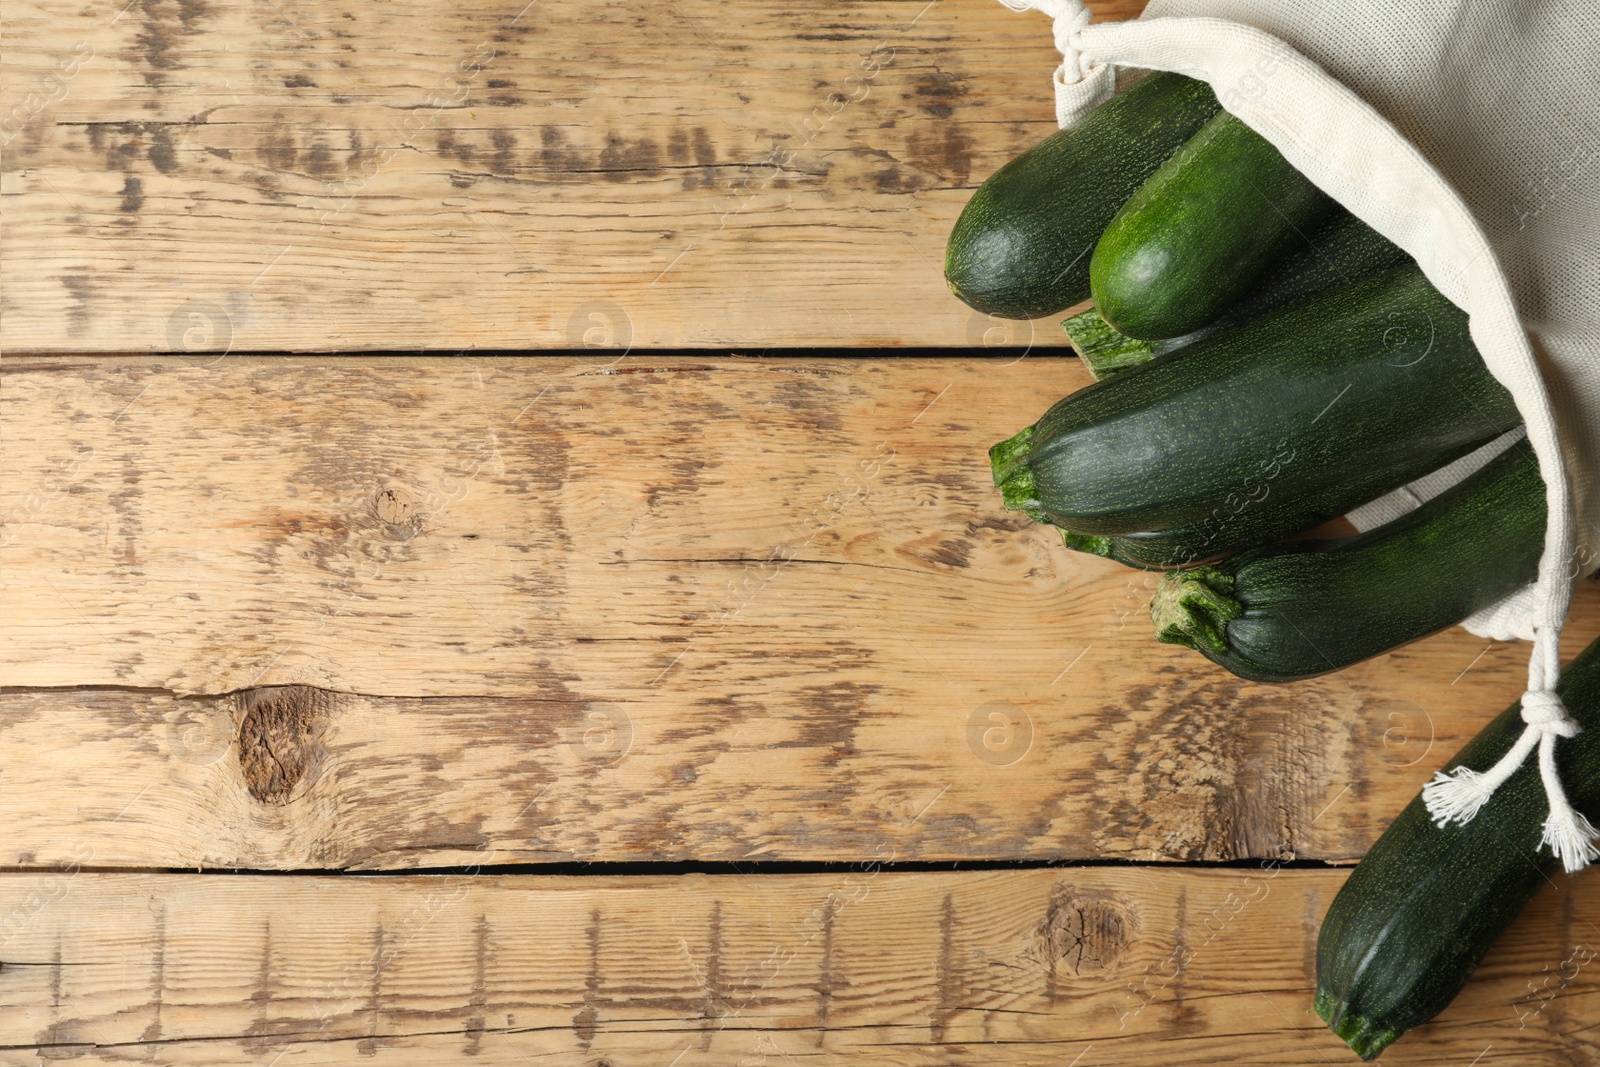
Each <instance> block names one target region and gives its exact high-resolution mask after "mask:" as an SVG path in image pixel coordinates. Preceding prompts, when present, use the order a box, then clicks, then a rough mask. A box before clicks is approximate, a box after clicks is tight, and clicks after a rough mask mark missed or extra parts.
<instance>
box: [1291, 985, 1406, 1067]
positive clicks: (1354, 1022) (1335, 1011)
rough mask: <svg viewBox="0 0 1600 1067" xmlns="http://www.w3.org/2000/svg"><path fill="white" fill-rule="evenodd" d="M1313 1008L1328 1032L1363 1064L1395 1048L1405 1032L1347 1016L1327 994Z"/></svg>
mask: <svg viewBox="0 0 1600 1067" xmlns="http://www.w3.org/2000/svg"><path fill="white" fill-rule="evenodd" d="M1313 1006H1314V1007H1315V1009H1316V1012H1317V1014H1318V1015H1319V1016H1321V1018H1322V1021H1323V1022H1325V1023H1327V1024H1328V1029H1330V1030H1332V1031H1333V1032H1334V1033H1335V1034H1336V1035H1338V1036H1339V1038H1340V1039H1341V1040H1343V1041H1344V1043H1345V1044H1347V1045H1349V1046H1350V1051H1351V1052H1354V1053H1355V1054H1356V1055H1357V1056H1360V1057H1361V1058H1362V1059H1363V1060H1375V1059H1377V1058H1378V1053H1380V1052H1382V1051H1383V1050H1384V1049H1386V1048H1388V1047H1389V1046H1390V1045H1392V1044H1394V1042H1395V1039H1396V1038H1398V1037H1399V1036H1400V1035H1401V1034H1402V1033H1404V1032H1405V1031H1403V1030H1398V1029H1395V1028H1394V1027H1392V1026H1391V1027H1383V1028H1379V1027H1376V1026H1374V1025H1373V1024H1372V1022H1371V1020H1369V1019H1365V1018H1362V1017H1361V1016H1359V1015H1349V1014H1345V1012H1344V1010H1343V1009H1344V1007H1345V1006H1344V1005H1343V1004H1339V1003H1336V1002H1335V1000H1334V998H1333V997H1332V996H1330V995H1328V994H1327V993H1320V992H1319V993H1318V994H1317V998H1316V1001H1315V1002H1314V1005H1313Z"/></svg>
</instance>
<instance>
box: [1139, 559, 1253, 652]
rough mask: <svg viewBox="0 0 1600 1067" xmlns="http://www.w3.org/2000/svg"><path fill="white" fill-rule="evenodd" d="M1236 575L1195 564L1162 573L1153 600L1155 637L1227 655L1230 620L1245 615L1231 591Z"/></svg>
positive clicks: (1151, 616) (1159, 639)
mask: <svg viewBox="0 0 1600 1067" xmlns="http://www.w3.org/2000/svg"><path fill="white" fill-rule="evenodd" d="M1232 592H1233V575H1231V574H1228V573H1227V572H1226V571H1221V570H1218V569H1217V568H1216V567H1196V568H1195V569H1194V570H1192V571H1173V572H1172V573H1170V574H1165V575H1162V577H1161V584H1160V585H1158V586H1156V593H1155V596H1153V597H1152V598H1151V599H1150V618H1151V620H1152V621H1153V622H1154V623H1155V624H1156V640H1157V641H1164V642H1166V643H1167V644H1169V645H1182V646H1184V647H1185V648H1192V649H1194V650H1195V651H1196V652H1201V653H1211V654H1214V655H1218V656H1221V655H1224V654H1226V653H1227V651H1228V623H1229V622H1231V621H1232V620H1234V619H1237V618H1238V617H1239V616H1240V615H1243V614H1244V605H1242V604H1240V603H1239V602H1238V601H1237V600H1235V599H1233V597H1231V596H1229V595H1228V594H1230V593H1232Z"/></svg>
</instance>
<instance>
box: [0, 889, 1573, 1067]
mask: <svg viewBox="0 0 1600 1067" xmlns="http://www.w3.org/2000/svg"><path fill="white" fill-rule="evenodd" d="M1343 877H1344V875H1343V874H1342V873H1340V872H1335V871H1307V870H1287V869H1270V868H1269V869H1248V870H1229V871H1198V870H1187V871H1152V870H1140V869H1105V868H1101V869H1088V870H1062V871H1047V870H1034V871H1021V872H989V873H965V874H896V873H887V872H882V871H877V870H874V869H871V868H861V869H854V870H849V871H842V872H840V873H838V874H836V875H805V876H759V877H750V876H736V875H735V876H725V877H706V876H686V877H680V878H563V879H545V878H538V877H494V876H489V877H469V876H447V877H436V878H415V877H411V878H376V879H375V878H356V877H346V878H333V879H329V878H294V879H285V878H265V877H227V876H196V875H187V876H180V875H118V874H98V873H90V872H74V871H71V870H68V871H62V872H56V873H54V874H38V875H18V874H7V875H3V876H0V916H5V919H4V920H3V924H0V933H3V939H0V953H3V956H4V959H5V967H4V969H3V971H0V1008H3V1009H4V1010H0V1046H3V1049H0V1062H4V1063H19V1064H20V1063H25V1062H26V1063H31V1062H35V1057H40V1058H65V1057H72V1058H74V1059H76V1060H77V1061H78V1062H91V1063H100V1062H107V1063H109V1062H116V1063H126V1062H129V1061H130V1060H138V1059H142V1058H146V1057H154V1058H155V1059H156V1062H162V1063H169V1064H189V1063H217V1062H222V1061H229V1060H234V1059H239V1060H245V1059H248V1060H250V1061H252V1062H264V1063H270V1062H284V1063H361V1062H370V1060H371V1058H372V1057H373V1056H374V1055H376V1056H378V1057H380V1062H390V1063H438V1062H442V1061H445V1060H448V1059H455V1058H456V1057H459V1056H463V1055H470V1056H473V1057H475V1059H476V1060H477V1062H483V1063H492V1064H500V1063H506V1064H512V1063H526V1062H535V1063H543V1062H547V1061H548V1062H569V1063H570V1062H584V1063H597V1062H609V1063H614V1064H619V1065H623V1064H634V1063H640V1064H647V1063H658V1064H666V1063H673V1062H676V1063H678V1064H680V1065H685V1064H728V1065H734V1064H742V1065H748V1064H752V1063H792V1062H804V1063H824V1062H836V1061H840V1060H844V1059H855V1060H857V1061H859V1059H860V1058H861V1057H871V1061H872V1062H874V1063H884V1064H905V1065H911V1064H924V1063H929V1062H935V1063H984V1062H995V1057H996V1056H1001V1057H1002V1058H1003V1062H1005V1063H1008V1064H1019V1065H1027V1064H1040V1065H1050V1067H1059V1065H1061V1064H1066V1063H1077V1064H1079V1065H1080V1067H1089V1065H1095V1067H1102V1065H1148V1064H1163V1063H1173V1062H1178V1063H1184V1064H1233V1063H1244V1064H1273V1065H1283V1067H1289V1065H1301V1064H1305V1065H1318V1067H1322V1065H1325V1064H1328V1063H1347V1062H1348V1063H1353V1062H1355V1061H1354V1057H1352V1056H1351V1055H1350V1054H1349V1052H1348V1050H1346V1049H1344V1047H1343V1046H1342V1045H1341V1044H1340V1043H1339V1041H1338V1040H1337V1039H1336V1038H1335V1037H1333V1036H1332V1035H1331V1034H1330V1033H1328V1032H1327V1031H1325V1030H1324V1029H1323V1028H1322V1027H1321V1024H1320V1023H1319V1022H1318V1020H1317V1019H1316V1017H1315V1016H1314V1015H1311V1014H1310V1013H1309V1012H1308V1010H1307V1009H1308V1007H1309V1005H1310V1001H1311V990H1312V986H1313V982H1314V975H1313V947H1314V944H1315V936H1316V926H1317V922H1318V920H1319V918H1320V916H1321V914H1322V912H1323V911H1324V910H1326V908H1327V905H1328V903H1329V902H1330V901H1331V899H1332V897H1333V894H1334V893H1335V892H1336V891H1337V888H1338V886H1339V884H1340V883H1341V881H1342V880H1343ZM1597 903H1600V881H1596V880H1594V879H1585V880H1583V881H1582V882H1580V883H1578V884H1577V886H1576V887H1575V888H1574V887H1570V886H1569V885H1568V884H1567V883H1566V882H1565V881H1564V880H1563V882H1562V884H1561V885H1559V886H1555V887H1552V888H1550V889H1547V890H1546V891H1545V892H1544V894H1543V895H1541V896H1540V897H1539V898H1538V900H1537V901H1536V902H1535V904H1534V905H1533V906H1532V907H1531V908H1530V909H1529V911H1528V913H1527V914H1526V915H1524V916H1523V917H1522V919H1520V920H1519V921H1518V923H1517V924H1516V926H1514V927H1513V929H1512V930H1511V931H1510V932H1509V933H1508V935H1507V936H1506V938H1505V939H1504V940H1503V941H1502V943H1501V944H1500V945H1498V946H1496V948H1495V949H1494V951H1493V952H1492V953H1491V955H1490V956H1489V958H1488V959H1487V961H1486V962H1485V963H1484V965H1483V967H1482V968H1481V969H1480V971H1479V974H1478V976H1477V977H1476V978H1475V979H1474V980H1473V982H1472V983H1471V985H1470V986H1469V987H1468V988H1467V990H1466V991H1465V993H1464V994H1463V995H1462V996H1461V997H1460V998H1459V999H1458V1001H1457V1002H1456V1003H1455V1004H1454V1005H1452V1007H1451V1008H1450V1009H1448V1010H1447V1011H1446V1013H1445V1014H1444V1015H1443V1016H1441V1017H1440V1019H1439V1020H1438V1021H1437V1022H1436V1023H1434V1024H1432V1025H1429V1026H1426V1027H1423V1028H1421V1029H1419V1030H1417V1031H1414V1032H1413V1033H1412V1034H1411V1035H1408V1036H1407V1037H1405V1038H1403V1039H1402V1040H1401V1041H1400V1042H1399V1043H1398V1044H1396V1045H1395V1046H1394V1047H1393V1048H1392V1049H1390V1051H1388V1052H1387V1053H1385V1055H1384V1062H1385V1063H1389V1064H1394V1065H1396V1067H1403V1065H1405V1064H1430V1065H1436V1064H1441V1063H1461V1064H1466V1063H1471V1062H1473V1058H1474V1057H1475V1056H1481V1058H1480V1059H1479V1060H1478V1062H1479V1063H1504V1064H1513V1063H1514V1064H1518V1065H1525V1067H1536V1065H1546V1064H1549V1065H1552V1067H1554V1065H1558V1064H1559V1065H1562V1067H1566V1065H1570V1064H1572V1063H1588V1062H1593V1060H1594V1057H1595V1056H1597V1055H1600V1046H1597V1044H1596V1040H1595V1030H1594V1028H1593V1027H1592V1026H1590V1025H1587V1022H1588V1021H1589V1020H1591V1019H1592V1018H1593V1017H1594V1015H1595V1013H1596V1011H1600V985H1597V983H1596V980H1595V978H1594V975H1593V974H1592V973H1591V972H1590V971H1589V970H1588V969H1581V968H1580V969H1579V970H1578V973H1577V975H1576V977H1575V978H1574V979H1573V980H1571V981H1567V982H1562V980H1561V978H1560V977H1559V972H1560V968H1561V965H1562V962H1563V960H1566V959H1567V958H1568V957H1569V956H1571V954H1572V953H1573V952H1574V951H1575V950H1578V949H1582V948H1584V947H1586V946H1593V945H1594V944H1595V938H1596V931H1595V928H1594V927H1593V925H1592V924H1591V923H1589V922H1588V921H1586V920H1583V919H1582V918H1580V916H1581V915H1582V914H1583V913H1584V912H1585V911H1592V910H1593V907H1594V906H1595V905H1596V904H1597ZM1593 951H1594V950H1593V948H1592V947H1590V948H1588V952H1589V954H1590V955H1592V954H1593ZM1568 971H1569V972H1570V971H1571V968H1570V967H1569V968H1568ZM1547 983H1548V986H1547Z"/></svg>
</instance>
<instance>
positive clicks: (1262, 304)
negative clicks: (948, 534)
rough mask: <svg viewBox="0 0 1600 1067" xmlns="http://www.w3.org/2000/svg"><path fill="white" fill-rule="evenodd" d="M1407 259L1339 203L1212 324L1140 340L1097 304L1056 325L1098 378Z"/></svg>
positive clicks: (1408, 260)
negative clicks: (1119, 328)
mask: <svg viewBox="0 0 1600 1067" xmlns="http://www.w3.org/2000/svg"><path fill="white" fill-rule="evenodd" d="M1408 262H1410V257H1409V256H1407V255H1406V254H1405V253H1404V252H1403V251H1401V250H1400V247H1399V246H1398V245H1396V244H1395V243H1394V242H1392V241H1390V240H1389V239H1388V238H1386V237H1384V236H1383V235H1382V234H1380V233H1378V231H1377V230H1374V229H1373V228H1372V227H1371V226H1368V225H1367V224H1366V223H1364V222H1362V221H1361V220H1360V219H1358V218H1356V217H1355V216H1354V215H1352V214H1351V213H1350V212H1348V211H1346V210H1345V209H1344V208H1342V207H1339V208H1335V209H1334V212H1333V215H1332V216H1331V217H1330V218H1328V219H1327V220H1326V221H1325V222H1323V224H1322V225H1321V226H1319V227H1317V229H1315V230H1313V231H1312V232H1311V233H1310V234H1309V235H1308V236H1307V237H1306V238H1305V239H1304V241H1302V242H1301V243H1300V244H1299V246H1298V247H1297V248H1296V250H1295V251H1294V252H1293V253H1291V254H1290V255H1289V257H1288V258H1287V259H1285V260H1284V261H1283V263H1282V264H1280V265H1279V266H1277V267H1276V268H1275V269H1273V270H1272V271H1271V273H1269V274H1268V275H1267V277H1266V278H1265V279H1264V280H1263V281H1262V283H1261V285H1260V286H1259V287H1258V288H1256V289H1255V290H1254V291H1253V292H1251V293H1250V294H1248V295H1247V296H1245V297H1244V298H1243V299H1241V300H1240V301H1239V302H1238V303H1236V304H1234V305H1233V306H1232V307H1231V308H1229V309H1228V311H1227V312H1226V313H1225V314H1224V315H1223V316H1222V317H1221V318H1219V319H1218V320H1217V321H1216V322H1214V323H1212V324H1211V325H1210V326H1207V327H1204V328H1202V329H1200V330H1197V331H1196V332H1194V333H1189V334H1184V335H1183V336H1181V337H1174V338H1170V339H1166V340H1159V341H1141V340H1139V339H1138V338H1135V337H1129V336H1128V335H1126V334H1123V333H1119V332H1117V330H1115V329H1114V328H1112V326H1111V324H1110V323H1108V322H1106V321H1105V318H1104V317H1103V316H1102V315H1101V314H1100V310H1099V309H1098V308H1089V309H1088V310H1087V311H1083V312H1080V313H1078V314H1077V315H1074V316H1072V317H1071V318H1069V319H1067V320H1066V321H1064V322H1063V323H1062V324H1061V326H1062V329H1063V330H1065V331H1066V334H1067V340H1069V341H1071V342H1072V347H1073V348H1074V349H1076V350H1077V353H1078V357H1079V358H1080V359H1082V360H1083V363H1084V366H1086V367H1087V368H1088V369H1089V373H1090V374H1092V375H1094V377H1095V379H1096V380H1098V379H1100V378H1106V377H1109V376H1110V375H1112V374H1115V373H1116V372H1117V371H1119V370H1127V369H1128V368H1129V367H1133V366H1137V365H1138V364H1140V363H1145V362H1148V361H1149V360H1151V359H1154V358H1155V357H1156V356H1159V355H1162V354H1163V353H1166V352H1171V351H1174V350H1176V349H1179V348H1183V347H1186V346H1187V345H1190V344H1193V343H1194V342H1195V341H1198V340H1200V339H1201V338H1203V337H1209V336H1210V335H1211V334H1212V333H1213V332H1218V331H1221V330H1226V329H1232V328H1233V327H1236V326H1238V325H1240V324H1241V323H1245V322H1249V321H1250V320H1251V319H1254V318H1258V317H1260V316H1262V315H1266V314H1269V313H1271V312H1273V311H1276V310H1277V309H1279V308H1281V307H1287V306H1289V305H1290V304H1294V303H1298V302H1299V301H1301V300H1305V299H1307V298H1309V297H1313V296H1316V295H1317V294H1318V293H1324V292H1327V291H1328V290H1329V289H1334V288H1337V287H1338V286H1341V285H1348V284H1349V283H1351V282H1353V281H1355V280H1356V279H1358V278H1364V277H1366V276H1367V275H1369V274H1376V273H1378V272H1379V271H1384V270H1390V269H1393V268H1394V267H1398V266H1401V265H1402V264H1405V263H1408Z"/></svg>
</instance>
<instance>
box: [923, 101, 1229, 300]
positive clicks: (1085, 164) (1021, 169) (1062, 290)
mask: <svg viewBox="0 0 1600 1067" xmlns="http://www.w3.org/2000/svg"><path fill="white" fill-rule="evenodd" d="M1217 107H1218V105H1217V98H1216V94H1215V93H1213V92H1212V91H1211V87H1210V86H1209V85H1207V84H1206V83H1205V82H1201V81H1196V80H1194V79H1193V78H1186V77H1184V76H1183V75H1181V74H1171V73H1166V72H1157V73H1154V74H1151V75H1149V76H1148V77H1146V78H1144V80H1142V81H1140V82H1139V83H1138V84H1137V85H1135V86H1133V87H1132V88H1130V89H1128V90H1127V91H1126V92H1123V93H1120V94H1119V95H1117V96H1114V97H1112V98H1111V99H1110V100H1107V101H1106V102H1105V103H1103V104H1101V105H1100V106H1099V107H1097V108H1095V109H1094V110H1093V111H1091V112H1090V113H1089V114H1088V115H1086V116H1084V118H1082V119H1081V120H1079V121H1078V122H1077V123H1075V124H1074V125H1072V126H1070V127H1068V128H1067V129H1064V130H1060V131H1058V132H1057V133H1054V134H1052V135H1051V136H1050V137H1048V138H1046V139H1045V140H1044V141H1042V142H1040V143H1039V144H1037V145H1035V146H1034V147H1032V148H1030V149H1029V150H1028V151H1026V152H1024V153H1023V154H1022V155H1020V156H1018V157H1017V158H1016V159H1013V160H1012V161H1011V162H1010V163H1007V164H1006V165H1005V166H1003V167H1001V168H1000V169H999V170H998V171H996V172H995V173H994V174H993V175H992V176H991V177H990V178H989V180H988V181H986V182H984V183H983V185H981V186H979V188H978V191H977V192H975V193H973V194H972V199H971V200H969V201H968V202H967V206H966V208H965V210H963V211H962V212H961V217H960V218H959V219H957V220H956V225H955V229H954V230H953V231H952V232H951V234H950V242H949V245H948V246H947V247H946V250H945V261H944V263H945V266H944V274H945V280H946V281H947V282H948V283H949V285H950V289H951V291H952V292H954V293H955V294H956V296H958V297H960V298H961V299H962V300H964V301H965V302H966V303H968V304H969V305H971V306H972V307H974V308H976V309H977V310H979V311H982V312H984V313H985V314H990V315H997V316H1000V317H1002V318H1013V319H1029V318H1037V317H1038V316H1041V315H1053V314H1055V313H1056V312H1058V311H1064V310H1066V309H1067V308H1069V307H1071V306H1072V305H1073V304H1077V303H1081V302H1082V301H1083V300H1084V299H1086V298H1087V297H1088V295H1089V257H1090V254H1091V253H1092V252H1093V250H1094V245H1095V242H1096V241H1097V240H1099V238H1100V231H1102V230H1104V229H1105V227H1106V223H1108V222H1110V221H1111V218H1112V216H1113V215H1115V214H1116V213H1117V209H1118V208H1120V207H1121V206H1122V204H1123V201H1125V200H1127V199H1128V197H1129V196H1131V195H1133V192H1134V190H1135V189H1137V188H1139V186H1140V184H1142V183H1143V182H1144V180H1145V179H1146V178H1148V177H1150V175H1151V174H1153V173H1155V170H1156V168H1157V167H1159V166H1160V165H1161V164H1162V162H1163V161H1164V160H1165V159H1166V158H1167V157H1168V156H1170V155H1172V153H1174V152H1176V151H1177V150H1178V149H1179V148H1180V147H1181V146H1182V145H1183V143H1184V142H1185V141H1187V140H1188V139H1189V138H1190V137H1191V136H1193V135H1194V133H1195V132H1196V131H1197V130H1199V129H1200V127H1201V126H1203V125H1205V122H1206V120H1207V119H1209V118H1211V116H1212V115H1214V114H1216V113H1217Z"/></svg>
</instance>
